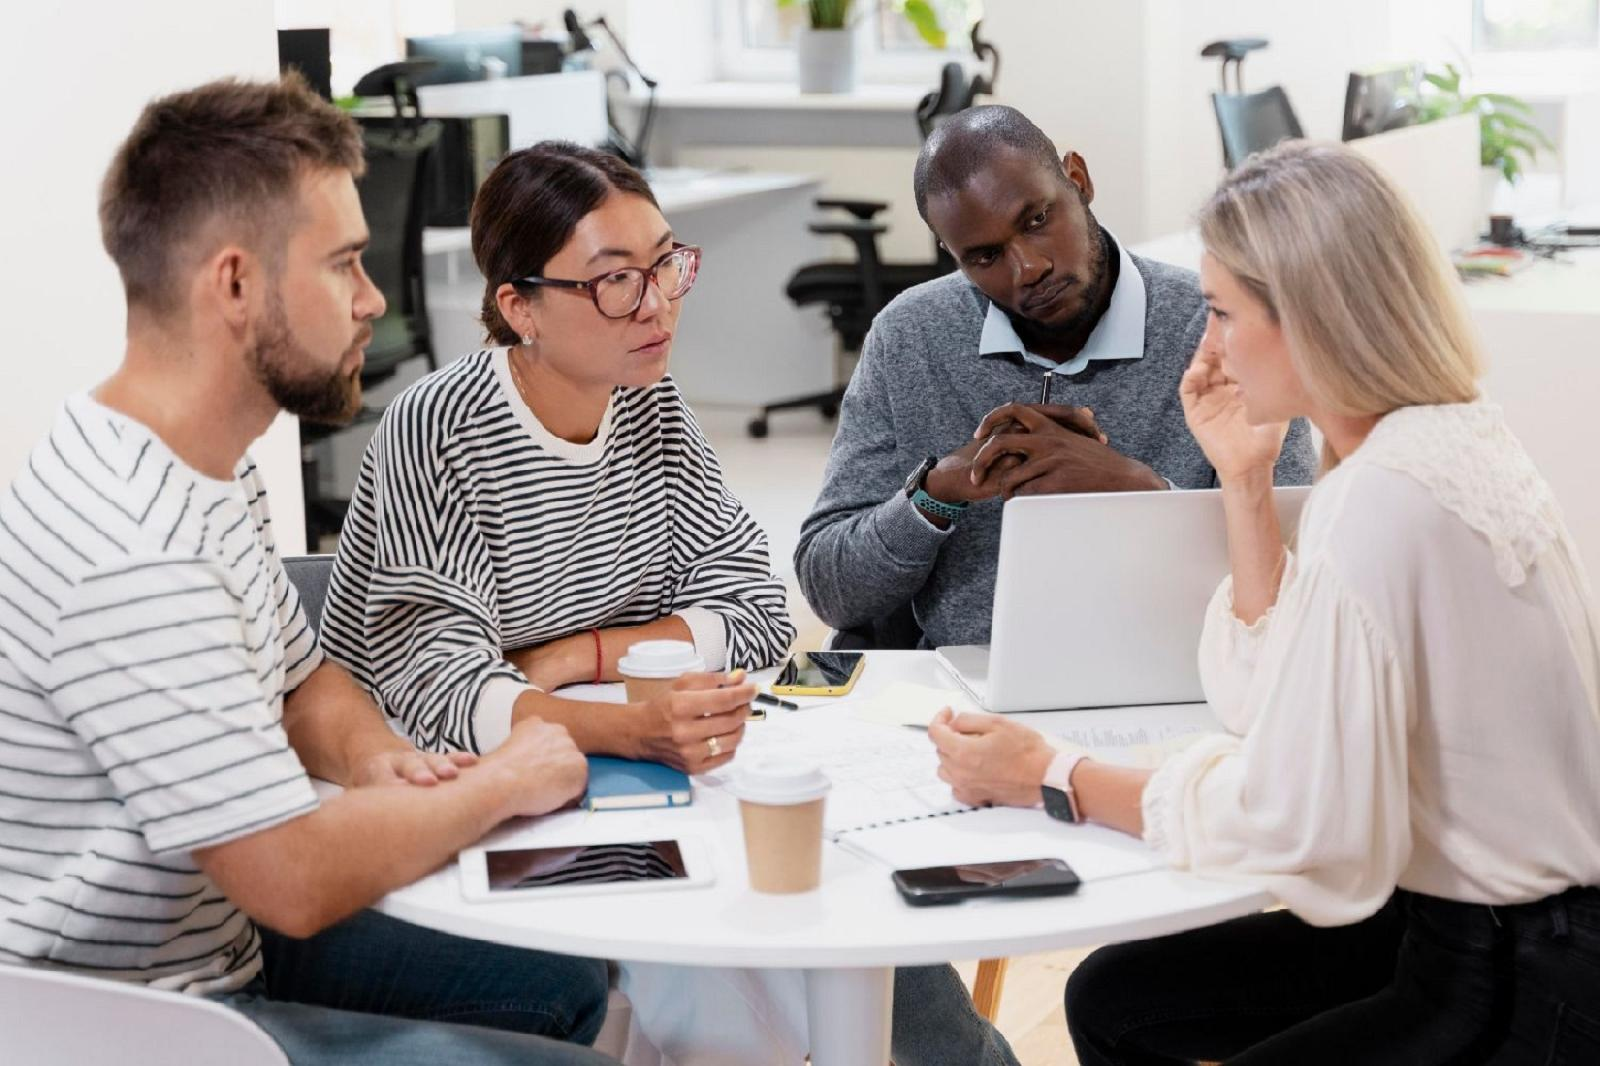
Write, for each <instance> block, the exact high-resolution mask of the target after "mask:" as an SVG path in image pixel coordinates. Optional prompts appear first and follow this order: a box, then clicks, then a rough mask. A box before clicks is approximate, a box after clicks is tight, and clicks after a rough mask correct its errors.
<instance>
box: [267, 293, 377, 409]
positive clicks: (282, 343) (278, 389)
mask: <svg viewBox="0 0 1600 1066" xmlns="http://www.w3.org/2000/svg"><path fill="white" fill-rule="evenodd" d="M342 354H343V353H341V355H342ZM249 360H250V366H251V368H252V369H253V370H254V371H255V376H256V380H257V381H259V382H260V383H261V385H262V387H263V388H265V389H266V390H267V394H268V395H269V396H271V397H272V400H273V402H274V403H276V404H277V405H278V406H279V407H281V408H283V409H284V410H285V411H288V412H289V413H290V414H292V415H295V416H296V417H299V418H303V419H305V420H306V421H307V422H317V423H320V424H322V425H330V426H342V425H345V424H347V423H348V422H349V421H350V420H351V419H352V418H354V417H355V416H356V413H357V412H358V411H360V410H361V370H360V368H359V367H358V368H356V369H355V370H351V371H343V370H340V369H339V368H338V367H334V368H333V369H332V370H330V371H317V370H310V369H306V368H308V367H312V366H314V365H315V362H316V359H315V357H314V356H313V355H312V354H311V353H310V352H308V351H306V350H305V349H304V348H302V347H300V345H299V344H298V343H297V342H296V341H295V339H294V334H293V332H292V331H291V330H290V328H289V316H288V313H287V312H286V311H285V310H284V306H283V293H282V292H280V291H279V290H278V289H277V288H276V287H275V288H274V289H273V291H272V293H271V295H270V296H268V298H267V310H266V314H264V315H263V316H262V317H261V320H260V321H259V322H258V323H257V327H256V342H255V344H254V345H253V346H252V347H251V348H250V352H249ZM340 362H341V363H342V362H343V359H342V358H341V360H340Z"/></svg>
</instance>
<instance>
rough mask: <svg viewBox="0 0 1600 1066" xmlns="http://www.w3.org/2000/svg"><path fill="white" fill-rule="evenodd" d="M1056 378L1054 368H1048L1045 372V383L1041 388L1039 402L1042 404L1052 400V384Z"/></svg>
mask: <svg viewBox="0 0 1600 1066" xmlns="http://www.w3.org/2000/svg"><path fill="white" fill-rule="evenodd" d="M1055 380H1056V372H1055V371H1054V370H1046V371H1045V372H1044V385H1043V386H1042V387H1041V388H1040V389H1039V402H1040V403H1041V404H1046V403H1049V402H1050V385H1051V383H1052V382H1054V381H1055Z"/></svg>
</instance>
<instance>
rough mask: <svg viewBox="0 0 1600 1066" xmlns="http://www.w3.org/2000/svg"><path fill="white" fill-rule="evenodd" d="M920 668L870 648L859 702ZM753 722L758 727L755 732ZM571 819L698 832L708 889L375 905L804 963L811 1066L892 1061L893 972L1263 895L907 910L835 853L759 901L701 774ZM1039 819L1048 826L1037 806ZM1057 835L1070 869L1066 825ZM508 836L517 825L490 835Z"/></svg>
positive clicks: (484, 931)
mask: <svg viewBox="0 0 1600 1066" xmlns="http://www.w3.org/2000/svg"><path fill="white" fill-rule="evenodd" d="M932 659H933V656H932V654H931V653H926V652H874V653H872V654H871V656H870V658H869V664H868V667H867V669H866V672H865V674H864V675H863V677H862V680H861V682H860V683H859V685H858V687H857V693H858V694H860V695H871V694H872V693H873V692H876V691H878V690H880V689H881V688H882V687H884V686H885V685H888V684H889V683H891V682H893V681H896V680H905V681H915V682H918V683H922V684H940V683H941V682H940V681H939V679H938V677H937V674H936V670H935V668H934V666H933V662H932ZM616 687H617V686H611V687H610V688H613V689H614V688H616ZM575 694H579V695H581V694H582V693H581V692H580V693H575ZM589 694H590V695H602V694H601V693H596V692H594V691H593V690H591V691H590V693H589ZM605 695H613V696H615V695H616V694H613V693H605ZM806 702H807V703H808V704H809V706H808V708H807V709H805V710H802V711H798V712H792V713H795V714H805V715H834V714H847V713H848V709H847V708H846V707H845V706H842V705H841V704H842V701H841V703H835V704H829V703H827V702H826V701H816V700H813V701H806ZM777 713H782V712H777ZM1023 720H1025V721H1027V722H1029V723H1030V724H1033V725H1036V726H1038V727H1040V728H1043V729H1045V730H1047V731H1049V730H1050V729H1051V727H1052V725H1054V726H1056V727H1058V728H1075V729H1076V728H1083V727H1098V726H1112V727H1117V728H1121V729H1126V728H1130V727H1133V726H1141V725H1142V726H1154V727H1159V726H1161V725H1164V724H1167V723H1196V724H1203V723H1209V722H1212V721H1213V720H1212V719H1211V717H1210V712H1209V711H1208V710H1207V709H1206V708H1205V707H1204V706H1203V705H1189V706H1180V707H1156V708H1119V709H1114V710H1101V711H1071V712H1053V713H1049V714H1035V715H1026V716H1023ZM749 728H750V729H751V730H758V729H762V728H765V726H763V724H761V723H751V725H750V726H749ZM884 728H892V727H884ZM569 817H592V818H599V819H604V820H605V823H606V829H607V831H610V830H611V829H613V828H625V827H626V828H630V829H631V828H633V827H637V831H639V832H642V833H652V832H653V833H659V832H661V831H663V830H665V831H667V832H671V831H674V830H675V831H677V832H680V833H682V832H695V833H698V834H699V835H701V836H702V837H703V838H704V839H705V840H706V841H707V843H708V844H709V845H710V849H711V852H712V855H713V861H714V863H715V867H716V882H715V884H713V885H711V886H709V887H707V888H704V889H692V890H666V891H662V892H659V893H649V894H645V893H636V894H631V895H627V896H612V897H605V896H596V897H589V898H585V897H569V898H558V899H551V900H542V901H537V902H528V901H511V902H498V903H484V904H468V903H466V902H465V901H463V900H462V898H461V890H460V884H459V878H458V874H457V871H456V869H455V867H454V866H453V865H452V866H450V867H447V868H445V869H444V870H441V871H439V872H438V873H435V874H433V875H431V876H429V877H426V878H424V879H422V880H421V881H419V882H417V883H416V884H414V885H411V886H410V887H408V888H405V889H401V890H400V891H397V892H395V893H392V894H391V895H390V896H388V897H387V898H386V899H385V900H383V901H382V903H380V904H379V909H380V910H383V911H384V912H386V913H388V914H391V915H393V916H395V917H396V918H400V919H403V920H405V921H409V922H413V923H416V924H418V925H424V926H428V927H430V928H434V929H440V930H443V931H445V932H448V933H454V934H457V935H460V936H467V937H475V938H477V939H481V940H491V941H497V942H500V943H504V944H512V945H516V946H520V947H529V948H541V949H544V950H547V951H558V952H566V953H571V954H576V955H587V956H597V957H602V958H612V959H624V960H636V961H644V962H664V963H674V964H680V965H690V966H695V965H700V966H744V967H758V968H774V969H794V968H800V969H804V970H805V971H806V988H807V1001H808V1015H809V1017H810V1021H811V1032H810V1039H811V1061H812V1062H813V1063H815V1064H816V1066H869V1064H870V1066H883V1063H884V1062H886V1061H887V1060H888V1052H889V1016H890V1007H891V1004H892V968H893V967H894V966H897V965H915V964H927V963H936V962H945V961H949V960H952V959H972V958H992V957H996V956H1006V955H1014V954H1024V953H1027V952H1035V951H1045V950H1050V949H1055V948H1062V947H1069V946H1084V945H1094V944H1102V943H1107V942H1112V941H1118V940H1128V939H1137V938H1141V937H1150V936H1158V935H1162V934H1166V933H1173V932H1178V931H1181V930H1185V929H1191V928H1196V927H1199V926H1204V925H1210V924H1213V923H1215V922H1220V921H1224V920H1226V919H1229V918H1234V917H1238V916H1240V915H1244V914H1249V913H1252V912H1254V911H1258V910H1260V909H1261V908H1263V907H1265V906H1268V905H1270V904H1271V902H1272V900H1271V897H1270V896H1268V895H1267V894H1266V893H1263V892H1259V891H1255V890H1253V889H1249V888H1242V887H1239V886H1237V885H1228V884H1223V883H1220V882H1215V881H1206V880H1202V879H1200V878H1197V877H1193V876H1189V875H1184V874H1178V873H1174V872H1172V871H1170V870H1165V869H1156V870H1148V871H1144V872H1141V873H1135V874H1128V875H1126V876H1122V877H1116V878H1111V879H1107V880H1104V881H1089V882H1087V883H1085V884H1084V886H1083V887H1082V888H1081V889H1080V890H1079V892H1078V893H1077V894H1076V895H1073V896H1066V897H1058V898H1054V899H1039V900H1006V901H998V900H996V901H988V902H979V903H968V904H963V905H961V906H959V907H953V908H931V909H918V908H913V907H910V906H907V905H906V904H904V903H903V902H901V900H900V898H899V896H898V895H897V894H896V893H895V890H894V888H893V886H892V885H891V883H890V881H889V871H888V868H887V867H885V866H883V865H880V864H877V863H873V862H869V861H867V860H865V859H862V858H859V857H857V856H856V855H855V854H854V853H851V852H847V851H844V850H842V849H840V848H837V847H833V846H825V848H824V855H823V873H822V877H823V880H822V887H821V888H819V889H818V890H817V891H815V892H808V893H804V894H801V895H795V896H765V895H760V894H758V893H755V892H753V891H751V890H750V888H749V885H748V882H747V879H746V875H745V860H744V841H743V837H742V834H741V829H740V825H739V817H738V809H737V804H736V802H735V801H734V800H733V799H732V797H731V796H729V795H727V794H726V793H725V792H724V791H723V790H722V789H721V788H719V787H715V786H713V785H709V784H707V782H706V781H705V780H704V779H702V780H701V781H699V782H697V791H696V795H695V802H694V805H693V806H691V807H687V808H683V809H680V810H674V811H615V812H607V813H604V814H598V815H574V816H569ZM1039 818H1040V819H1041V821H1042V823H1044V824H1054V823H1049V822H1048V819H1047V818H1046V815H1045V814H1044V813H1043V812H1042V811H1041V812H1039ZM1059 829H1060V832H1061V834H1062V837H1063V840H1064V841H1065V844H1064V849H1063V852H1064V854H1065V855H1066V856H1067V858H1068V861H1069V862H1070V861H1071V844H1070V841H1071V835H1072V833H1073V832H1075V830H1074V829H1073V828H1071V827H1068V826H1059ZM509 831H514V827H511V828H510V829H508V830H502V834H503V833H505V832H509ZM642 839H648V838H647V837H646V838H642Z"/></svg>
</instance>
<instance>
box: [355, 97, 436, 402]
mask: <svg viewBox="0 0 1600 1066" xmlns="http://www.w3.org/2000/svg"><path fill="white" fill-rule="evenodd" d="M442 133H443V123H440V122H432V121H424V122H420V123H416V124H393V125H391V124H388V123H368V124H365V125H363V127H362V131H361V135H362V140H363V141H364V142H365V147H366V153H365V154H366V160H367V172H366V174H365V175H364V176H363V177H362V179H361V181H360V183H359V184H358V185H357V190H358V192H359V193H360V195H361V211H362V213H363V214H364V215H366V219H367V229H368V231H369V232H370V233H371V234H372V240H371V243H370V244H369V245H368V246H367V250H366V252H365V253H364V254H363V255H362V257H361V258H362V264H363V265H364V266H365V268H366V271H367V274H368V276H370V277H371V278H372V281H373V284H375V285H376V286H377V287H378V291H380V292H382V293H383V298H384V300H385V302H386V303H387V304H388V307H387V309H386V310H385V311H384V314H383V317H382V318H380V319H378V320H377V321H376V322H374V323H373V324H372V343H371V344H369V345H368V346H367V362H366V365H365V366H364V367H363V368H362V371H361V377H362V381H363V382H364V383H366V384H369V385H370V384H374V383H376V382H378V381H382V380H383V379H385V378H388V377H390V376H392V375H393V374H394V372H395V371H396V370H397V369H398V368H399V366H400V364H401V363H403V362H405V361H406V360H407V359H413V358H416V357H418V356H420V357H422V358H424V359H426V360H427V361H428V368H429V369H430V370H431V369H433V368H434V367H435V365H436V361H435V358H434V352H433V337H432V333H431V331H430V330H429V327H428V305H427V300H426V298H425V294H424V281H423V279H424V269H423V259H422V230H423V227H424V225H425V223H426V220H427V180H428V172H429V170H428V163H429V158H430V155H431V153H432V152H433V151H434V149H435V147H436V146H437V145H438V143H439V138H440V136H441V135H442Z"/></svg>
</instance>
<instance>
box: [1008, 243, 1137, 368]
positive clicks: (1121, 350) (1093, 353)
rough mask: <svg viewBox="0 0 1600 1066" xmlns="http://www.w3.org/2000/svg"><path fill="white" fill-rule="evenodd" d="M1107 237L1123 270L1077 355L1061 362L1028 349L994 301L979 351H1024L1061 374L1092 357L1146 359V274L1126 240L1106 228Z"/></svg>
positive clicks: (1093, 358) (1039, 364)
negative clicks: (1141, 272) (1135, 260)
mask: <svg viewBox="0 0 1600 1066" xmlns="http://www.w3.org/2000/svg"><path fill="white" fill-rule="evenodd" d="M1106 237H1107V238H1108V239H1109V240H1110V241H1111V243H1112V244H1113V245H1114V246H1115V247H1116V249H1117V257H1118V261H1119V262H1120V263H1121V269H1120V271H1119V272H1118V274H1117V284H1116V287H1115V288H1113V289H1112V290H1111V303H1110V304H1109V305H1108V306H1107V307H1106V312H1105V314H1103V315H1101V316H1100V321H1099V322H1097V323H1095V327H1094V331H1093V332H1091V333H1090V334H1089V339H1088V340H1087V341H1085V342H1084V345H1083V349H1082V350H1081V351H1080V352H1078V354H1077V355H1076V356H1074V357H1073V358H1072V359H1070V360H1068V361H1067V362H1065V363H1057V362H1056V361H1055V360H1054V359H1048V358H1046V357H1045V356H1042V355H1038V354H1036V353H1034V352H1030V351H1028V349H1027V347H1026V346H1024V345H1023V343H1022V338H1021V337H1019V336H1018V335H1017V331H1016V327H1014V326H1012V324H1011V319H1010V317H1008V316H1007V315H1006V312H1005V310H1004V309H1003V308H1001V307H1000V306H999V305H998V304H996V303H994V302H993V301H992V300H991V301H990V303H989V313H988V315H987V316H986V317H985V318H984V320H983V335H982V336H981V337H980V338H979V339H978V354H979V355H995V354H999V353H1002V352H1020V353H1022V358H1024V359H1026V360H1027V361H1028V362H1030V363H1033V364H1034V365H1035V366H1041V367H1044V368H1045V369H1046V370H1054V371H1055V372H1056V373H1058V374H1076V373H1078V372H1079V371H1080V370H1082V369H1083V368H1084V367H1086V366H1088V365H1089V361H1090V360H1104V359H1116V360H1120V359H1142V358H1144V314H1145V304H1146V296H1145V290H1144V277H1143V276H1142V275H1141V274H1140V273H1139V268H1138V267H1137V266H1135V265H1134V263H1133V257H1132V256H1131V255H1129V254H1128V251H1127V249H1126V248H1124V247H1123V246H1122V242H1121V241H1119V240H1117V238H1116V236H1115V235H1113V234H1112V233H1111V231H1110V230H1106Z"/></svg>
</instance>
